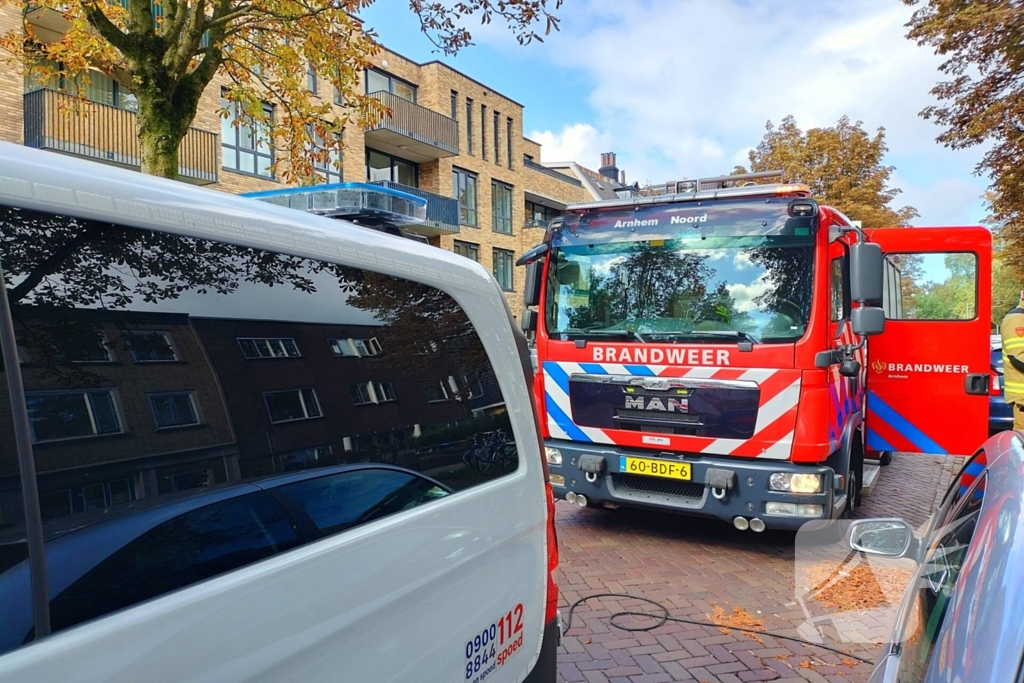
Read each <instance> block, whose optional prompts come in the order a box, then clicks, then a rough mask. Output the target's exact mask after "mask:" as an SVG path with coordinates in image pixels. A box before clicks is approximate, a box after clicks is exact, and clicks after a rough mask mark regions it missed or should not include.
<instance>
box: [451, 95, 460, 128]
mask: <svg viewBox="0 0 1024 683" xmlns="http://www.w3.org/2000/svg"><path fill="white" fill-rule="evenodd" d="M452 118H453V119H455V120H456V121H458V120H459V93H457V92H455V91H454V90H452Z"/></svg>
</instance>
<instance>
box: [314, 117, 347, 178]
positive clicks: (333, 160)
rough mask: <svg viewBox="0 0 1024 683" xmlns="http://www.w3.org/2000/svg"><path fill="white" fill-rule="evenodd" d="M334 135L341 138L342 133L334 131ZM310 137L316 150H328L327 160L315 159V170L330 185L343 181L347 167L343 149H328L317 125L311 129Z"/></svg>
mask: <svg viewBox="0 0 1024 683" xmlns="http://www.w3.org/2000/svg"><path fill="white" fill-rule="evenodd" d="M334 136H335V137H336V138H337V139H339V140H340V138H341V134H340V133H334ZM309 137H310V140H311V143H310V144H311V145H312V147H313V150H314V151H316V152H320V151H326V152H327V158H326V159H325V160H323V161H320V160H319V159H314V160H313V172H314V173H316V174H317V175H318V176H320V179H321V180H323V181H324V182H325V183H327V184H328V185H329V184H331V183H340V182H343V181H344V179H345V176H344V171H345V169H344V166H343V162H344V154H343V153H342V151H341V150H340V149H337V148H334V149H330V150H328V149H327V144H326V140H325V139H324V138H322V137H321V136H320V135H319V134H318V133H317V132H316V128H315V127H314V128H313V129H312V130H311V131H310V136H309Z"/></svg>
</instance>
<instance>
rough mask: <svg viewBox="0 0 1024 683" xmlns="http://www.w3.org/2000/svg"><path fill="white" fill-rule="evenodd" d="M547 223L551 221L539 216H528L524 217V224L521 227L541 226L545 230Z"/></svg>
mask: <svg viewBox="0 0 1024 683" xmlns="http://www.w3.org/2000/svg"><path fill="white" fill-rule="evenodd" d="M549 225H551V221H545V220H542V219H540V218H528V219H526V224H525V225H524V226H523V227H524V228H543V229H545V230H547V229H548V226H549Z"/></svg>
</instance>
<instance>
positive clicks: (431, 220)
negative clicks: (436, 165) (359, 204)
mask: <svg viewBox="0 0 1024 683" xmlns="http://www.w3.org/2000/svg"><path fill="white" fill-rule="evenodd" d="M373 184H374V185H381V186H383V187H389V188H391V189H392V190H400V191H402V192H408V193H409V194H411V195H415V196H417V197H422V198H423V199H426V200H427V222H426V223H425V225H424V226H410V227H409V228H408V229H409V230H410V231H411V232H427V233H429V234H441V233H444V234H452V233H457V232H459V202H458V200H456V199H453V198H452V197H445V196H444V195H440V194H434V193H433V192H427V191H426V190H421V189H419V188H418V187H409V186H408V185H402V184H401V183H394V182H391V181H390V180H378V181H376V182H374V183H373ZM424 227H426V228H428V230H423V228H424ZM429 228H434V230H429Z"/></svg>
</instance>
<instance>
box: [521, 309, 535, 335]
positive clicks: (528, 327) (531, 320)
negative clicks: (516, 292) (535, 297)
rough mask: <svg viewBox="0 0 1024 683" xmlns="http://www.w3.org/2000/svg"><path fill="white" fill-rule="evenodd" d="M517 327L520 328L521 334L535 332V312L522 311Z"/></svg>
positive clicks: (529, 310)
mask: <svg viewBox="0 0 1024 683" xmlns="http://www.w3.org/2000/svg"><path fill="white" fill-rule="evenodd" d="M519 327H520V328H522V330H523V332H536V331H537V311H535V310H533V309H532V308H527V309H525V310H523V315H522V316H521V317H520V318H519Z"/></svg>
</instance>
